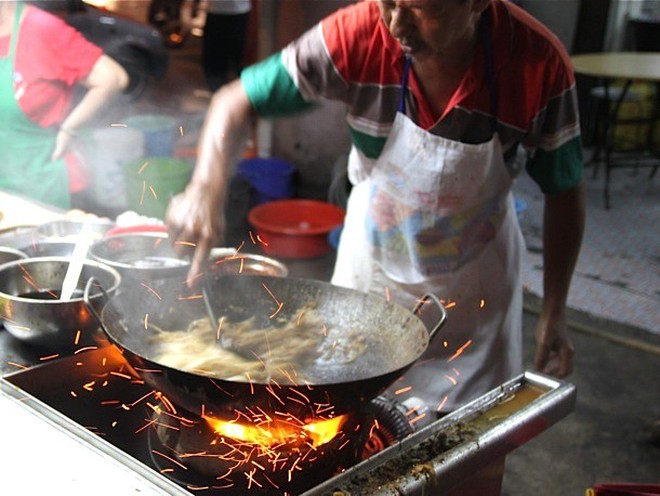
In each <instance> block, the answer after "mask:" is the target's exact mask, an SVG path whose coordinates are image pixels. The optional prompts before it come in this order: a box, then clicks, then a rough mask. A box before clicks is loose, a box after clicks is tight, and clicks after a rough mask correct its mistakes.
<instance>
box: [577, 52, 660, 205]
mask: <svg viewBox="0 0 660 496" xmlns="http://www.w3.org/2000/svg"><path fill="white" fill-rule="evenodd" d="M571 62H572V63H573V67H574V69H575V72H576V73H578V74H582V75H584V76H591V77H594V78H598V79H600V80H601V81H602V82H603V85H604V86H605V92H604V95H605V108H606V109H609V108H610V103H611V101H610V98H609V96H610V91H609V84H610V83H611V82H612V81H615V80H623V81H625V83H624V86H623V90H622V91H621V93H620V94H619V96H618V97H617V98H616V101H615V102H614V106H613V107H612V110H611V111H610V112H609V114H608V118H607V120H606V122H605V125H604V128H603V131H602V134H601V137H600V138H599V140H598V142H597V146H596V152H595V153H594V157H598V155H599V152H600V149H601V147H602V148H604V150H605V161H604V162H605V188H604V192H603V196H604V199H605V208H610V198H609V183H610V172H611V170H612V169H613V168H614V167H626V166H630V167H637V166H640V165H642V166H650V167H653V169H652V172H651V178H652V177H653V176H654V175H655V172H656V171H657V168H658V165H659V164H660V159H659V156H658V151H657V150H653V146H652V144H653V134H654V129H655V126H656V124H657V122H658V119H659V118H660V52H603V53H586V54H580V55H573V56H572V57H571ZM636 81H637V82H640V81H643V82H649V83H655V84H656V86H657V87H656V91H655V98H654V104H653V110H652V112H651V115H650V116H649V117H645V118H641V119H621V118H620V117H619V110H620V107H621V104H622V102H623V101H624V99H625V97H626V94H627V92H628V89H629V88H630V85H631V84H632V83H633V82H636ZM624 122H625V123H628V124H631V123H638V124H642V123H646V124H649V131H648V133H647V139H646V143H645V144H644V147H643V150H641V153H637V154H635V155H627V157H626V158H621V157H617V160H614V157H613V156H612V154H613V133H612V132H611V130H612V129H613V128H614V126H616V124H621V123H624Z"/></svg>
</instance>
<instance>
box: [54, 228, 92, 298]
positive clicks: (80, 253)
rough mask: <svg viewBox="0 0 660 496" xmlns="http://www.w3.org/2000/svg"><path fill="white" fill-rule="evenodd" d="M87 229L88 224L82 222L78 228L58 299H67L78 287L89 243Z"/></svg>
mask: <svg viewBox="0 0 660 496" xmlns="http://www.w3.org/2000/svg"><path fill="white" fill-rule="evenodd" d="M88 230H89V228H88V224H84V225H83V227H82V229H81V230H80V233H79V236H78V240H77V241H76V246H75V247H74V248H73V253H72V254H71V261H70V262H69V267H68V268H67V270H66V274H65V276H64V282H63V283H62V291H61V293H60V301H69V300H70V299H71V297H72V296H73V293H74V291H75V290H76V288H77V287H78V280H79V279H80V274H81V273H82V269H83V265H84V264H85V259H86V258H87V250H88V249H89V245H90V244H91V239H90V238H89V236H87V231H88Z"/></svg>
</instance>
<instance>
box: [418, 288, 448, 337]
mask: <svg viewBox="0 0 660 496" xmlns="http://www.w3.org/2000/svg"><path fill="white" fill-rule="evenodd" d="M429 301H431V302H432V303H434V304H435V306H437V307H438V310H440V318H439V319H438V321H437V322H436V323H435V325H434V326H433V327H432V328H431V330H430V331H429V342H430V341H431V340H432V339H433V337H434V336H435V335H436V333H437V332H438V331H439V330H440V328H441V327H442V326H443V325H444V323H445V321H446V320H447V309H446V308H445V306H444V305H443V304H442V303H440V300H439V299H438V297H437V296H436V295H434V294H432V293H426V294H425V295H424V296H422V299H421V300H419V302H418V303H417V306H415V309H414V310H413V313H414V314H416V315H420V314H421V313H422V307H423V306H424V305H426V304H427V303H428V302H429Z"/></svg>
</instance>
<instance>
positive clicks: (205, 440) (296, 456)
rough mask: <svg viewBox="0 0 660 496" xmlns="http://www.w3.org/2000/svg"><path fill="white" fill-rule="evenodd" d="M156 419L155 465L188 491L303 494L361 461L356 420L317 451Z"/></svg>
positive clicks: (185, 420)
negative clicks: (241, 438)
mask: <svg viewBox="0 0 660 496" xmlns="http://www.w3.org/2000/svg"><path fill="white" fill-rule="evenodd" d="M152 421H153V426H154V427H153V428H151V429H149V435H148V444H149V452H150V456H151V461H152V462H153V464H154V466H155V467H156V468H157V469H158V470H159V471H160V472H161V473H162V474H163V475H164V476H166V477H168V478H169V479H171V480H172V481H173V482H176V483H177V484H179V485H181V486H184V487H186V488H188V489H191V490H192V489H195V490H200V488H204V489H206V490H208V491H218V492H220V491H221V494H223V495H230V494H245V493H246V492H247V491H249V492H250V494H256V495H259V494H270V495H272V494H296V493H300V492H302V491H304V490H306V489H308V488H310V487H313V486H314V485H316V484H319V483H320V482H322V481H323V480H326V479H328V478H330V477H332V476H333V475H335V474H337V473H339V472H340V471H341V470H342V469H345V468H347V467H350V466H352V465H354V464H355V463H357V461H359V459H360V452H361V451H362V449H361V447H362V445H363V444H364V438H365V436H364V435H363V434H362V431H363V430H364V429H361V428H360V426H359V424H358V423H357V422H358V418H357V417H356V416H354V417H349V419H348V420H347V421H346V422H345V423H344V425H343V426H342V429H341V431H340V432H339V433H338V434H337V436H336V437H335V438H334V439H332V440H331V441H330V442H328V443H325V444H323V445H321V446H318V447H316V448H313V447H312V446H311V445H310V444H305V445H303V446H286V445H285V446H282V445H278V446H272V447H263V446H259V445H257V444H255V443H248V442H245V441H237V440H233V439H230V438H228V437H226V436H221V435H219V434H217V433H216V432H215V431H214V430H213V428H212V427H211V426H210V425H209V424H208V423H207V421H206V420H205V419H203V418H200V417H195V416H192V415H187V414H184V417H180V416H177V417H174V416H172V415H168V414H163V413H155V414H154V418H153V419H152ZM355 433H357V434H355ZM280 491H282V492H281V493H280ZM206 494H208V493H206Z"/></svg>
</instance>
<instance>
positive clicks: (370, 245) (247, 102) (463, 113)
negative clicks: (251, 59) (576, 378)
mask: <svg viewBox="0 0 660 496" xmlns="http://www.w3.org/2000/svg"><path fill="white" fill-rule="evenodd" d="M322 99H331V100H339V101H342V102H344V103H345V104H346V105H347V110H348V114H347V123H348V126H349V128H350V132H351V136H352V140H353V148H352V151H351V156H350V160H349V166H348V167H349V178H350V180H351V183H352V185H353V188H352V191H351V194H350V198H349V200H348V206H347V215H346V220H345V225H344V230H343V233H342V236H341V240H340V244H339V248H338V253H337V262H336V266H335V271H334V275H333V278H332V282H333V284H337V285H341V286H347V287H350V288H354V289H357V290H361V291H376V292H378V293H380V294H382V295H385V291H388V292H389V294H390V295H391V297H392V298H393V299H394V300H396V301H398V302H400V303H402V304H404V305H411V304H412V303H414V302H415V301H416V300H417V299H418V298H420V297H421V296H422V295H423V294H424V293H427V292H432V293H434V294H436V295H438V296H439V297H440V298H442V299H443V300H444V301H445V303H446V304H447V306H448V307H449V317H448V321H447V324H446V326H445V327H443V329H442V331H441V334H440V336H438V337H437V338H436V339H435V340H434V341H433V342H432V343H431V345H430V347H429V349H428V350H427V352H426V354H425V355H424V356H423V357H422V358H421V359H420V360H419V361H418V362H417V364H416V365H415V366H414V367H413V368H412V369H411V370H410V371H409V372H408V373H407V374H406V375H405V376H404V377H402V378H401V379H400V380H398V381H397V382H396V383H395V384H394V385H393V386H392V388H391V392H392V393H396V394H399V396H400V398H401V399H403V398H405V397H406V396H416V397H418V398H420V399H422V400H423V401H424V402H425V403H426V404H427V405H428V406H429V407H430V408H431V409H434V410H437V411H439V412H447V411H451V410H453V409H455V408H456V407H457V406H459V405H461V404H463V403H465V402H466V401H468V400H470V399H473V398H474V397H476V396H478V395H481V394H483V393H484V392H486V391H488V390H489V389H491V388H493V387H495V386H497V385H499V384H501V383H502V382H504V381H506V380H508V379H510V378H512V377H513V376H514V375H516V374H517V373H519V372H520V371H521V370H522V338H521V332H522V331H521V329H522V282H521V257H522V255H523V253H524V250H525V247H524V243H523V239H522V235H521V232H520V227H519V225H518V221H517V218H516V212H515V208H514V200H513V196H512V193H511V187H512V183H513V181H514V179H515V177H516V175H517V174H518V173H519V172H520V170H521V169H522V168H523V167H524V168H525V169H526V172H527V173H528V174H530V175H531V177H532V178H533V179H534V180H535V181H536V182H537V183H538V184H539V187H540V189H541V190H542V191H543V193H544V194H545V210H544V237H543V239H544V297H543V308H542V312H541V315H540V318H539V322H538V325H537V328H536V335H537V350H536V358H535V366H536V367H537V368H538V369H539V370H541V371H544V372H546V373H549V374H554V375H556V376H558V377H563V376H566V375H567V374H569V373H570V372H571V370H572V366H573V344H572V342H571V339H570V337H569V335H568V332H567V326H566V320H565V308H566V298H567V294H568V289H569V284H570V279H571V276H572V273H573V269H574V266H575V262H576V259H577V255H578V252H579V248H580V244H581V239H582V232H583V227H584V216H585V213H584V198H583V195H584V192H583V185H582V182H581V177H582V155H581V142H580V130H579V118H578V107H577V98H576V92H575V79H574V74H573V72H572V68H571V66H570V63H569V59H568V56H567V54H566V52H565V50H564V49H563V47H562V46H561V43H560V42H559V41H558V39H557V38H556V37H555V36H553V35H552V34H551V33H550V32H549V31H548V30H547V29H546V28H545V27H543V26H542V25H541V24H540V23H538V22H537V21H536V20H534V19H533V18H531V17H530V16H529V15H527V14H526V13H525V12H524V11H522V10H521V9H520V8H518V7H516V6H515V5H514V4H512V3H509V2H507V1H504V0H371V1H363V2H358V3H356V4H354V5H351V6H349V7H346V8H343V9H340V10H339V11H337V12H335V13H334V14H332V15H330V16H329V17H327V18H326V19H324V20H323V21H321V22H320V23H319V25H318V26H316V27H315V28H313V29H311V30H310V31H308V32H307V33H305V34H304V35H302V36H301V37H300V38H299V39H297V40H295V41H294V42H292V43H291V44H289V45H288V46H287V47H285V48H284V49H283V50H282V51H281V52H280V53H277V54H275V55H273V56H271V57H270V58H268V59H266V60H264V61H263V62H261V63H259V64H256V65H254V66H252V67H249V68H247V69H245V70H244V72H243V73H242V75H241V77H240V79H239V80H236V81H234V82H232V83H229V84H228V85H226V86H224V87H223V88H221V89H220V90H219V91H218V92H217V93H216V94H215V96H214V98H213V100H212V103H211V106H210V108H209V110H208V114H207V117H206V120H205V124H204V127H203V129H202V134H201V137H200V142H199V146H198V159H197V164H196V168H195V172H194V174H193V178H192V180H191V182H190V184H189V185H188V186H187V188H186V190H185V192H184V193H183V194H182V195H180V196H178V197H176V198H175V199H174V200H173V201H172V204H171V205H170V209H169V211H168V224H169V228H170V234H171V237H172V238H173V240H179V241H185V242H193V243H195V245H196V249H195V254H194V261H193V265H192V268H191V272H190V276H191V280H192V278H194V277H195V276H196V275H198V274H199V273H200V272H201V271H202V270H203V267H204V261H205V260H206V258H207V253H208V251H209V249H210V248H211V247H213V246H215V245H216V244H217V243H218V242H220V241H221V239H222V236H223V232H224V229H225V220H224V218H223V215H222V212H223V204H224V202H225V200H226V196H227V185H228V184H229V178H230V175H231V173H232V168H233V166H234V164H235V163H237V161H238V160H239V159H240V156H241V153H242V151H243V146H244V143H245V139H246V138H247V137H248V136H249V129H250V126H251V123H252V121H253V119H255V117H256V116H261V117H276V116H281V115H287V114H291V113H294V112H298V111H303V110H305V109H306V108H308V107H309V106H310V105H313V104H314V102H315V101H318V100H322Z"/></svg>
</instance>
